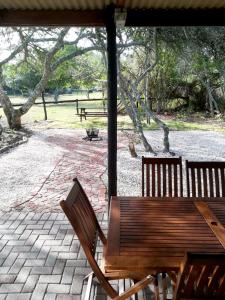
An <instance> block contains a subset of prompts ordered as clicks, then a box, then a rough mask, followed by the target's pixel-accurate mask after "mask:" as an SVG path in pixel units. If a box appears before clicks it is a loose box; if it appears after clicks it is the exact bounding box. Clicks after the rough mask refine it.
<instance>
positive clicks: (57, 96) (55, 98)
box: [54, 89, 60, 103]
mask: <svg viewBox="0 0 225 300" xmlns="http://www.w3.org/2000/svg"><path fill="white" fill-rule="evenodd" d="M59 93H60V90H59V89H56V90H55V92H54V102H55V103H57V102H58V100H59Z"/></svg>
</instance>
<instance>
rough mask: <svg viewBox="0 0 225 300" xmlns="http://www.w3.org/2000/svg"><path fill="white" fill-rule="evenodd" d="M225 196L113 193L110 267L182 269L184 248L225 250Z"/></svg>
mask: <svg viewBox="0 0 225 300" xmlns="http://www.w3.org/2000/svg"><path fill="white" fill-rule="evenodd" d="M224 227H225V199H223V198H187V197H183V198H173V197H171V198H168V197H167V198H163V197H162V198H151V197H112V200H111V207H110V220H109V229H108V244H107V248H106V252H105V270H106V271H107V272H110V271H112V270H116V269H117V270H129V271H134V272H138V271H139V272H141V273H146V275H147V274H149V271H150V270H152V269H154V270H156V271H157V272H167V271H168V272H169V271H177V270H178V269H179V267H180V263H181V261H182V260H183V258H184V255H185V252H187V251H191V252H202V253H204V252H212V253H221V252H223V253H224V252H225V250H224V249H225V228H224Z"/></svg>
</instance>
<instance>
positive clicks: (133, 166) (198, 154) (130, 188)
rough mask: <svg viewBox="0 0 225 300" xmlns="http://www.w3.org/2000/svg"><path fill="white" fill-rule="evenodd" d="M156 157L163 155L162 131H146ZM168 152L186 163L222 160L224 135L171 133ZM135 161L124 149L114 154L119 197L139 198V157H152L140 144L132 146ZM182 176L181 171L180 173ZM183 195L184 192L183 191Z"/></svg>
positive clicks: (214, 133)
mask: <svg viewBox="0 0 225 300" xmlns="http://www.w3.org/2000/svg"><path fill="white" fill-rule="evenodd" d="M146 137H148V140H149V142H150V143H151V145H152V147H153V149H154V150H155V151H156V152H157V156H161V157H164V156H168V155H165V154H164V153H163V152H162V150H163V147H162V138H163V135H162V132H161V131H159V130H155V131H150V132H146ZM170 146H171V151H172V152H175V154H176V156H182V158H183V161H184V160H185V159H188V160H219V161H221V160H223V161H224V160H225V135H224V134H222V133H218V132H213V131H200V130H198V131H171V132H170ZM136 150H137V153H138V158H131V157H130V156H129V155H128V152H127V150H126V149H120V150H119V151H118V193H119V195H121V196H122V195H133V196H140V195H141V157H142V156H149V157H150V156H154V155H152V154H149V153H146V152H145V151H144V150H143V147H142V146H141V145H137V147H136ZM183 174H184V172H183ZM184 192H185V190H184Z"/></svg>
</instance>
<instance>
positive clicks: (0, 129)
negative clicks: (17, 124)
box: [0, 116, 3, 136]
mask: <svg viewBox="0 0 225 300" xmlns="http://www.w3.org/2000/svg"><path fill="white" fill-rule="evenodd" d="M1 117H2V116H0V119H1ZM2 132H3V127H2V124H1V123H0V136H1V135H2Z"/></svg>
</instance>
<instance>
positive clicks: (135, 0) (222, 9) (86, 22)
mask: <svg viewBox="0 0 225 300" xmlns="http://www.w3.org/2000/svg"><path fill="white" fill-rule="evenodd" d="M109 5H114V6H115V8H119V9H122V10H124V9H125V10H126V12H127V13H126V22H125V26H200V25H215V26H221V25H225V0H194V1H193V0H141V1H140V0H91V1H90V0H54V1H52V0H29V1H27V0H19V1H18V0H0V26H22V25H23V26H49V25H51V26H90V27H97V26H105V25H106V23H107V7H108V6H109Z"/></svg>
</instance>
